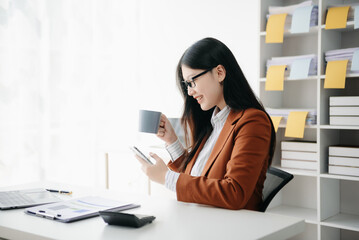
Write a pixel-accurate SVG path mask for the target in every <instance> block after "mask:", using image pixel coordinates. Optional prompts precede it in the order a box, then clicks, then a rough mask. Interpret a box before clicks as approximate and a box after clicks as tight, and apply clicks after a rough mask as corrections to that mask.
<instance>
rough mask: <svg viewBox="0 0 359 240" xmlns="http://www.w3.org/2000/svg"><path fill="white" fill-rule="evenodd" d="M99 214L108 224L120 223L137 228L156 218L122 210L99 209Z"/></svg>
mask: <svg viewBox="0 0 359 240" xmlns="http://www.w3.org/2000/svg"><path fill="white" fill-rule="evenodd" d="M100 216H101V217H102V218H103V220H104V221H105V222H106V223H108V224H110V225H120V226H127V227H135V228H139V227H142V226H143V225H146V224H147V223H152V221H153V220H155V219H156V217H154V216H149V215H141V214H129V213H122V212H112V211H100Z"/></svg>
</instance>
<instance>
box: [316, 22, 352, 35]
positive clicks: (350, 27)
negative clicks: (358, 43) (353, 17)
mask: <svg viewBox="0 0 359 240" xmlns="http://www.w3.org/2000/svg"><path fill="white" fill-rule="evenodd" d="M320 28H321V29H322V30H326V31H338V32H347V31H355V30H357V29H354V21H349V22H347V27H346V28H336V29H325V25H324V24H323V25H321V26H320Z"/></svg>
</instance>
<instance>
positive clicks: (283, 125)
mask: <svg viewBox="0 0 359 240" xmlns="http://www.w3.org/2000/svg"><path fill="white" fill-rule="evenodd" d="M299 110H300V109H298V111H299ZM278 128H286V125H285V124H279V126H278ZM305 128H311V129H316V128H318V126H317V125H305Z"/></svg>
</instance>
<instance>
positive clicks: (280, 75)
mask: <svg viewBox="0 0 359 240" xmlns="http://www.w3.org/2000/svg"><path fill="white" fill-rule="evenodd" d="M286 67H287V66H286V65H274V66H270V67H269V68H268V71H267V79H266V86H265V90H266V91H283V85H284V83H283V82H284V71H285V68H286Z"/></svg>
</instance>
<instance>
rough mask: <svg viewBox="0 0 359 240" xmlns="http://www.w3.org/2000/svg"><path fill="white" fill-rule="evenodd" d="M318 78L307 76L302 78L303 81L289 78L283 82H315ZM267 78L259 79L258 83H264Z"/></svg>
mask: <svg viewBox="0 0 359 240" xmlns="http://www.w3.org/2000/svg"><path fill="white" fill-rule="evenodd" d="M317 79H318V77H317V76H309V77H307V78H303V79H290V78H284V81H308V80H310V81H312V80H317ZM266 80H267V78H265V77H264V78H260V79H259V81H260V82H266Z"/></svg>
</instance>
